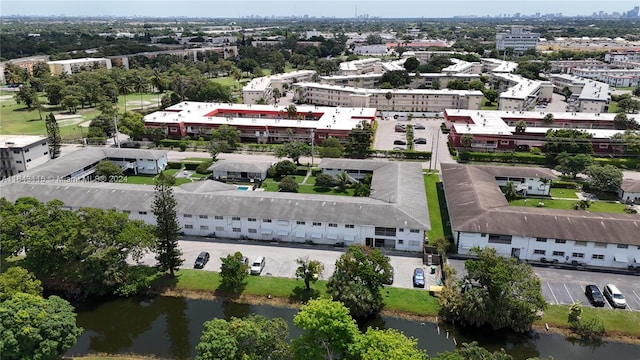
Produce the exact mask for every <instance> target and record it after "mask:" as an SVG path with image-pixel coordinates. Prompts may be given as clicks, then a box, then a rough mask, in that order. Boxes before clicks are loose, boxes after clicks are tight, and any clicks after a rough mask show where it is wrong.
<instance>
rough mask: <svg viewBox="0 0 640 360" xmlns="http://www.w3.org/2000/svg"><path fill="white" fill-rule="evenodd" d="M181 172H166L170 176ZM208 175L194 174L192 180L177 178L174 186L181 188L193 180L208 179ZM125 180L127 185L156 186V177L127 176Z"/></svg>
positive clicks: (169, 170) (170, 170)
mask: <svg viewBox="0 0 640 360" xmlns="http://www.w3.org/2000/svg"><path fill="white" fill-rule="evenodd" d="M178 171H180V170H178V169H167V170H165V172H166V173H167V174H169V175H175V174H176V172H178ZM206 176H207V175H200V174H196V173H194V174H193V175H192V176H191V178H176V183H175V184H174V186H180V185H182V184H186V183H190V182H192V179H193V180H197V179H200V178H203V177H206ZM125 178H126V179H127V181H126V182H127V184H139V185H155V179H156V176H155V175H126V176H125Z"/></svg>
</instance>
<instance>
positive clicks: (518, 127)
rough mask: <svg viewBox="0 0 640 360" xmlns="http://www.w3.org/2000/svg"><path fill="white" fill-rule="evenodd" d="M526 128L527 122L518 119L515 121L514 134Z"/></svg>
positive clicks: (521, 132) (522, 131) (520, 132)
mask: <svg viewBox="0 0 640 360" xmlns="http://www.w3.org/2000/svg"><path fill="white" fill-rule="evenodd" d="M526 130H527V123H526V122H524V121H523V120H520V121H518V122H517V123H516V134H523V133H524V132H525V131H526Z"/></svg>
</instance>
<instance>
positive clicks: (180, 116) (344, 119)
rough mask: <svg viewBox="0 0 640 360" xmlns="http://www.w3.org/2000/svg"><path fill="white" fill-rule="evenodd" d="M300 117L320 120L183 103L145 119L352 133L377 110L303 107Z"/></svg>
mask: <svg viewBox="0 0 640 360" xmlns="http://www.w3.org/2000/svg"><path fill="white" fill-rule="evenodd" d="M296 109H297V112H298V113H299V114H302V115H304V114H307V113H308V112H309V111H311V112H313V113H314V116H316V118H318V117H319V119H318V120H305V119H302V120H298V119H286V118H285V119H276V118H265V117H261V116H260V115H261V114H270V115H274V114H277V113H279V112H280V111H282V112H283V113H284V114H285V116H286V113H287V107H286V106H278V105H253V104H226V103H201V102H191V101H189V102H182V103H179V104H176V105H173V106H171V107H168V108H167V109H165V111H157V112H154V113H151V114H149V115H147V116H145V117H144V122H145V123H146V124H154V123H156V124H159V125H160V124H167V123H176V124H177V123H180V122H182V123H185V124H186V125H187V126H189V125H190V124H194V125H199V124H207V125H222V124H226V125H229V126H266V127H273V128H287V127H295V128H309V129H335V130H351V129H353V128H354V127H355V126H356V125H357V124H358V123H359V122H360V121H362V120H364V119H374V118H375V116H376V112H377V110H376V109H375V108H340V107H338V108H335V107H322V106H313V105H299V106H297V107H296ZM229 111H231V112H238V113H241V114H243V116H242V117H233V116H229Z"/></svg>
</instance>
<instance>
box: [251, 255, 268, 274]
mask: <svg viewBox="0 0 640 360" xmlns="http://www.w3.org/2000/svg"><path fill="white" fill-rule="evenodd" d="M264 265H265V258H264V256H258V257H257V258H256V259H255V260H253V262H252V263H251V275H260V273H262V269H264Z"/></svg>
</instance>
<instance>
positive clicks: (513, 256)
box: [511, 248, 520, 260]
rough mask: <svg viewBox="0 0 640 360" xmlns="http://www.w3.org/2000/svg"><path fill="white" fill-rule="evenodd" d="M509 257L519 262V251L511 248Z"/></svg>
mask: <svg viewBox="0 0 640 360" xmlns="http://www.w3.org/2000/svg"><path fill="white" fill-rule="evenodd" d="M511 257H512V258H516V259H518V260H520V249H518V248H511Z"/></svg>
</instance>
